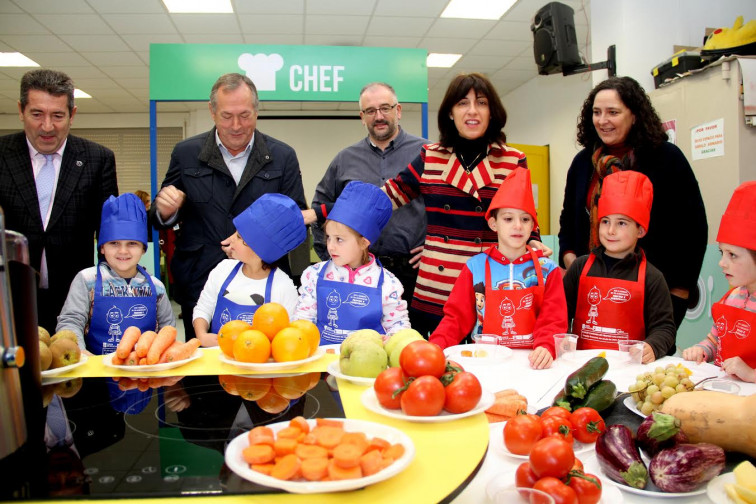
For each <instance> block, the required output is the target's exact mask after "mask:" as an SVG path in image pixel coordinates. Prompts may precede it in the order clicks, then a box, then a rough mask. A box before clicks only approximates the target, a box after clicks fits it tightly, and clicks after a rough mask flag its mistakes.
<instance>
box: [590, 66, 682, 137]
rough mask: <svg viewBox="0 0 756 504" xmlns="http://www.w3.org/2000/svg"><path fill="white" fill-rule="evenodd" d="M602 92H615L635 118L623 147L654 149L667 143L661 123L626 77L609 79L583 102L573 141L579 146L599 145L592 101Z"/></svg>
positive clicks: (640, 92) (646, 96) (636, 83)
mask: <svg viewBox="0 0 756 504" xmlns="http://www.w3.org/2000/svg"><path fill="white" fill-rule="evenodd" d="M605 89H613V90H615V91H617V94H619V97H620V100H622V103H624V104H625V106H626V107H627V108H628V109H630V112H632V113H633V114H634V115H635V123H634V124H633V126H632V127H631V128H630V132H629V133H628V134H627V138H626V139H625V144H626V145H627V146H629V147H634V148H635V147H657V146H659V145H661V144H663V143H664V142H666V141H667V139H668V137H667V133H666V132H665V131H664V128H663V127H662V122H661V119H659V115H658V114H657V113H656V110H654V106H653V105H651V100H649V98H648V95H647V94H646V92H645V91H644V90H643V88H642V87H641V85H640V84H638V82H637V81H635V80H634V79H632V78H630V77H609V78H608V79H606V80H605V81H603V82H600V83H599V84H598V85H597V86H596V87H594V88H593V89H592V90H591V92H590V93H589V94H588V98H586V99H585V101H584V102H583V109H582V110H581V111H580V116H579V117H578V134H577V141H578V143H579V144H580V145H582V146H583V147H587V148H589V149H592V148H594V147H596V146H597V145H599V144H600V143H601V139H600V138H599V136H598V133H596V128H595V126H593V101H594V99H595V98H596V95H597V94H598V93H599V91H603V90H605Z"/></svg>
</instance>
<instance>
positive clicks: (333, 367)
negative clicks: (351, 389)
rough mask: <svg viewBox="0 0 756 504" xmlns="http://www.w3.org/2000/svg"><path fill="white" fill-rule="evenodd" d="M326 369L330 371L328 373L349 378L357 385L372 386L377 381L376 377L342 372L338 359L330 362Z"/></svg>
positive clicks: (344, 378) (342, 378) (340, 377)
mask: <svg viewBox="0 0 756 504" xmlns="http://www.w3.org/2000/svg"><path fill="white" fill-rule="evenodd" d="M326 371H328V374H330V375H332V376H335V377H336V378H339V379H341V380H347V381H349V382H352V383H354V384H355V385H364V386H371V385H373V383H375V378H365V377H364V376H350V375H347V374H344V373H342V372H341V366H339V360H338V359H336V360H335V361H333V362H331V363H330V364H328V367H327V368H326Z"/></svg>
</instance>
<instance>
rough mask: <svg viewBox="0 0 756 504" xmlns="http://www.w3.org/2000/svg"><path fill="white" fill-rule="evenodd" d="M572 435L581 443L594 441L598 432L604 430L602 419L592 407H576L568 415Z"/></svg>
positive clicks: (604, 425)
mask: <svg viewBox="0 0 756 504" xmlns="http://www.w3.org/2000/svg"><path fill="white" fill-rule="evenodd" d="M570 421H571V422H572V427H573V429H574V430H573V435H574V436H575V439H577V440H578V441H580V442H581V443H595V442H596V439H598V437H599V434H601V433H602V432H604V431H605V430H606V424H604V419H603V418H601V415H600V414H599V412H598V411H596V410H595V409H593V408H578V409H576V410H575V411H573V412H572V415H570Z"/></svg>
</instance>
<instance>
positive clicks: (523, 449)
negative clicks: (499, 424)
mask: <svg viewBox="0 0 756 504" xmlns="http://www.w3.org/2000/svg"><path fill="white" fill-rule="evenodd" d="M542 433H543V426H542V425H541V419H540V417H538V416H536V415H516V416H515V417H514V418H512V419H510V420H509V421H507V423H506V424H504V445H505V446H506V447H507V450H509V451H510V452H512V453H514V454H515V455H527V454H528V453H530V450H531V448H533V445H535V444H536V442H537V441H538V440H539V439H541V435H542Z"/></svg>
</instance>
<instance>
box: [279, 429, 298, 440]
mask: <svg viewBox="0 0 756 504" xmlns="http://www.w3.org/2000/svg"><path fill="white" fill-rule="evenodd" d="M301 433H302V431H301V430H299V427H284V428H283V429H281V430H280V431H278V437H279V439H280V438H289V439H297V438H298V437H299V435H300V434H301Z"/></svg>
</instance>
